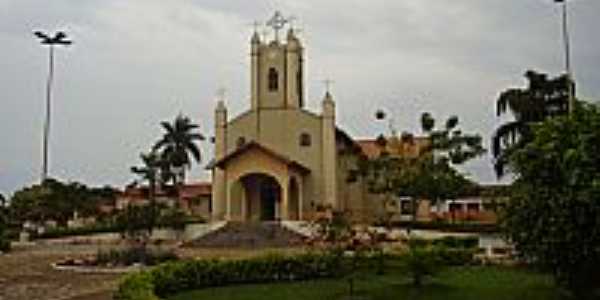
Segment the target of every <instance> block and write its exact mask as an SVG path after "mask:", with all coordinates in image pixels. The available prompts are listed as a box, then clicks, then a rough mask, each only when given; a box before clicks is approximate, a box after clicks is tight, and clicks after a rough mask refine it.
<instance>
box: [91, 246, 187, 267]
mask: <svg viewBox="0 0 600 300" xmlns="http://www.w3.org/2000/svg"><path fill="white" fill-rule="evenodd" d="M176 259H177V256H176V255H175V253H174V252H173V251H169V250H160V249H150V248H147V247H128V248H125V249H110V250H108V251H104V250H100V251H98V253H97V254H96V262H97V263H98V264H99V265H109V264H110V265H120V266H131V265H133V264H135V263H140V264H144V265H146V266H154V265H157V264H160V263H163V262H167V261H173V260H176Z"/></svg>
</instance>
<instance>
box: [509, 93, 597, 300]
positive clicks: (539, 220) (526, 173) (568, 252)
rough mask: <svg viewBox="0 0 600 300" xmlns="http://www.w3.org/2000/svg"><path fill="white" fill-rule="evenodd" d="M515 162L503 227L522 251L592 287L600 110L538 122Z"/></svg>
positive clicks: (580, 286) (584, 288) (570, 280)
mask: <svg viewBox="0 0 600 300" xmlns="http://www.w3.org/2000/svg"><path fill="white" fill-rule="evenodd" d="M510 167H511V168H512V169H513V170H514V172H515V174H516V175H517V180H516V181H515V183H514V184H513V193H512V196H511V198H510V201H509V202H508V205H507V207H506V214H505V216H504V218H503V220H502V226H503V228H504V229H505V231H506V233H507V235H508V237H509V238H510V239H511V240H512V241H513V242H514V243H515V246H516V249H517V251H518V253H519V254H521V255H522V256H523V257H524V258H525V259H527V260H528V261H531V262H534V263H536V264H539V265H541V266H542V267H545V268H547V269H549V270H551V271H552V272H553V274H554V275H555V278H556V279H557V281H558V282H559V283H561V284H562V285H563V286H565V287H567V288H569V289H570V290H571V291H572V292H574V293H579V294H580V293H584V292H588V293H589V288H591V287H597V282H594V280H596V279H597V278H598V276H599V275H600V274H599V271H598V270H600V218H598V216H600V109H599V108H598V107H597V106H593V105H581V106H579V107H576V110H575V114H574V115H573V116H569V117H567V116H564V117H556V118H552V119H547V120H546V121H544V122H543V123H541V124H539V125H536V126H535V127H534V131H533V135H532V139H531V141H530V142H529V143H527V145H525V146H524V147H523V148H521V149H519V150H518V151H515V153H514V154H513V155H512V156H511V157H510Z"/></svg>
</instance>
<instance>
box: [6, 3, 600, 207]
mask: <svg viewBox="0 0 600 300" xmlns="http://www.w3.org/2000/svg"><path fill="white" fill-rule="evenodd" d="M571 3H572V5H571V6H570V16H571V21H572V23H571V26H572V27H571V29H572V42H573V61H574V70H575V73H576V79H577V81H578V85H579V86H578V87H579V89H578V93H579V95H580V96H584V97H585V98H587V99H599V98H600V41H599V40H598V38H597V37H598V29H599V28H600V18H599V16H600V1H597V0H574V1H572V2H571ZM275 9H280V10H281V11H282V12H283V13H284V14H285V15H294V16H295V17H296V18H297V20H298V21H296V22H295V23H296V24H297V26H298V27H300V28H301V29H302V33H301V37H302V40H303V42H304V43H305V48H306V56H307V59H306V64H307V70H306V76H307V78H306V80H307V88H308V90H307V94H308V99H307V102H308V106H309V108H310V109H312V110H318V108H319V103H320V100H321V98H322V95H323V93H324V85H323V83H322V81H323V80H324V79H326V78H331V79H333V80H334V81H335V84H334V86H333V87H332V92H333V94H334V98H335V101H336V102H337V112H338V123H339V126H340V127H341V128H343V129H345V130H346V131H347V132H348V133H350V134H351V135H352V136H354V137H372V136H375V135H377V134H379V133H381V132H383V131H384V130H386V128H385V126H383V124H378V123H375V122H373V113H374V112H375V111H376V110H377V109H378V108H386V109H387V110H388V111H389V112H390V115H392V116H393V119H394V122H395V124H396V127H397V128H398V130H400V131H403V130H406V131H416V130H417V129H418V126H417V125H418V117H419V115H420V113H421V112H422V111H430V112H433V113H434V115H435V116H436V117H438V118H445V117H447V116H449V115H452V114H457V115H459V116H460V119H461V122H462V126H463V128H464V130H465V131H471V132H478V133H480V134H481V135H483V136H484V138H485V141H486V143H488V144H489V137H490V135H491V133H492V131H493V128H495V127H496V126H497V125H498V124H500V121H499V120H497V119H496V118H495V112H494V101H495V99H496V97H497V96H498V94H499V92H500V91H502V90H503V89H506V88H509V87H514V86H522V85H524V84H525V81H524V79H523V77H522V74H523V73H524V72H525V70H527V69H536V70H539V71H545V72H549V73H552V74H557V73H558V72H560V71H561V69H562V67H563V52H562V51H561V36H560V29H561V27H560V19H559V18H560V11H559V9H558V6H556V5H554V4H553V0H454V1H440V0H389V1H383V0H370V1H365V0H327V1H323V0H310V1H308V0H302V1H275V0H262V1H258V0H257V1H248V0H235V1H234V0H197V1H164V0H127V1H125V0H120V1H117V0H114V1H111V0H103V1H98V0H76V1H75V0H72V1H67V0H52V1H48V0H37V1H36V0H0V43H1V45H2V48H0V49H1V50H0V92H1V95H0V101H1V102H0V193H4V194H5V195H7V194H10V193H12V192H14V191H15V190H16V189H18V188H20V187H22V186H24V185H29V184H31V183H34V182H35V181H37V180H39V176H40V161H41V140H42V139H41V137H42V125H43V115H44V101H45V100H44V85H45V78H46V75H47V71H48V65H47V64H48V62H47V60H48V51H47V49H44V48H43V47H41V46H40V45H39V43H38V41H37V40H36V39H35V37H34V36H33V35H32V33H31V32H32V31H33V30H38V29H40V30H46V31H54V30H64V31H66V32H67V33H68V34H69V36H71V37H72V39H73V40H74V42H75V44H74V45H73V46H72V47H69V48H67V49H58V51H57V53H56V77H55V80H56V81H55V85H54V93H53V95H54V98H53V115H52V116H53V121H52V135H51V145H50V149H51V151H50V157H51V160H50V174H51V175H52V176H55V177H58V178H61V179H65V180H78V181H82V182H84V183H88V184H91V185H103V184H112V185H117V186H123V185H124V184H126V183H128V182H130V181H131V180H132V179H133V176H132V175H131V174H130V173H129V167H130V166H131V165H133V164H136V163H137V162H138V155H139V153H140V152H141V151H145V150H147V149H148V148H149V147H150V145H151V144H152V143H153V142H154V141H155V140H156V139H157V138H158V137H159V135H160V134H161V128H160V127H159V122H160V121H162V120H169V119H172V118H173V117H174V116H175V115H177V114H178V113H180V112H181V113H184V114H186V115H188V116H190V117H191V118H192V119H193V121H195V122H197V123H199V124H200V125H201V126H202V131H203V132H204V133H205V134H206V135H208V136H210V135H212V131H213V129H212V127H213V111H214V106H215V91H216V90H217V88H218V87H219V86H225V87H226V88H227V105H228V107H229V109H230V115H235V114H237V113H239V112H241V111H243V110H244V109H246V108H248V106H249V100H248V97H249V69H248V68H249V64H248V62H249V60H248V53H249V39H250V35H251V32H252V26H251V25H250V24H251V23H252V22H253V21H255V20H258V21H264V20H266V19H268V17H270V16H271V15H272V13H273V12H274V10H275ZM211 148H212V147H211V145H210V144H209V143H205V144H204V145H203V150H204V152H203V153H204V163H205V162H207V161H209V160H210V158H211V157H212V149H211ZM490 161H491V160H490V158H489V156H488V157H484V158H482V159H480V160H479V161H477V162H473V163H471V164H470V165H469V166H468V167H467V168H466V171H468V172H469V173H470V174H471V176H472V177H473V178H474V179H476V180H478V181H480V182H494V180H495V179H494V176H493V173H492V169H491V163H490ZM204 163H203V165H204ZM202 178H206V175H203V172H202V171H201V168H200V167H198V166H194V170H193V172H192V179H193V180H200V179H202Z"/></svg>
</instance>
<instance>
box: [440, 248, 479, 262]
mask: <svg viewBox="0 0 600 300" xmlns="http://www.w3.org/2000/svg"><path fill="white" fill-rule="evenodd" d="M437 248H438V249H437V251H436V255H437V256H438V259H439V263H440V264H442V265H445V266H466V265H471V264H473V263H474V259H473V257H474V255H475V253H476V252H477V249H464V248H448V247H443V246H441V247H440V246H438V247H437Z"/></svg>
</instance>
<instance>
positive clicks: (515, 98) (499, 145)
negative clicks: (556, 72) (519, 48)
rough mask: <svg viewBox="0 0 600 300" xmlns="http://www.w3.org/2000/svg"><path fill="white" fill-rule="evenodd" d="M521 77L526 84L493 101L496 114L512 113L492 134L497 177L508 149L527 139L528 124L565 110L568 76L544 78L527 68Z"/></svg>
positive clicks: (567, 106)
mask: <svg viewBox="0 0 600 300" xmlns="http://www.w3.org/2000/svg"><path fill="white" fill-rule="evenodd" d="M525 77H526V78H527V81H528V86H527V87H526V88H511V89H508V90H505V91H503V92H502V93H501V94H500V96H499V97H498V99H497V101H496V112H497V115H498V116H502V115H504V114H506V113H508V112H510V113H511V114H512V115H513V117H514V119H513V120H511V121H507V122H506V123H504V124H502V125H501V126H500V127H498V128H497V129H496V132H495V133H494V135H493V136H492V155H493V156H494V167H495V170H496V174H497V175H498V176H499V177H502V176H503V175H504V173H505V171H506V167H507V166H508V165H507V164H508V158H509V156H510V155H511V153H512V152H513V151H515V150H516V149H519V148H521V147H523V145H524V144H526V143H527V142H528V141H530V140H531V130H530V125H531V124H534V123H537V122H542V121H544V120H545V119H546V118H548V117H552V116H559V115H565V114H567V113H568V111H569V92H570V89H569V82H570V81H569V79H568V76H566V75H563V76H559V77H556V78H548V75H546V74H544V73H538V72H535V71H527V72H526V73H525ZM572 90H573V91H574V90H575V89H574V87H573V89H572Z"/></svg>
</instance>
